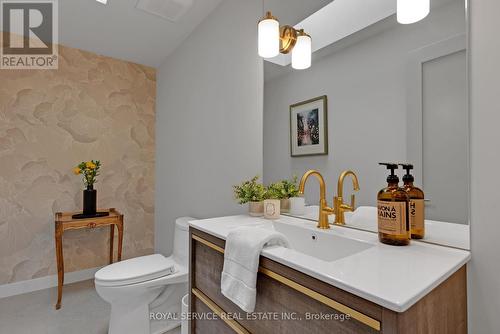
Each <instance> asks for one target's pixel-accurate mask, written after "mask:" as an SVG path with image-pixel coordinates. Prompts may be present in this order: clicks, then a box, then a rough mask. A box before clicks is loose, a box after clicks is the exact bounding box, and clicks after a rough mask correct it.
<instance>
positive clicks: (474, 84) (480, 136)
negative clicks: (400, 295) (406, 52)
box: [468, 0, 500, 334]
mask: <svg viewBox="0 0 500 334" xmlns="http://www.w3.org/2000/svg"><path fill="white" fill-rule="evenodd" d="M470 2H471V3H470V9H471V10H470V17H471V34H470V50H471V63H470V65H471V69H470V74H471V164H472V166H471V167H472V175H471V191H472V193H471V196H472V208H471V214H472V217H471V229H472V230H471V247H472V261H471V263H470V264H469V270H468V275H469V329H470V330H469V332H470V333H471V334H491V333H499V332H500V316H499V312H500V271H499V268H500V246H499V242H498V239H499V238H500V221H499V215H498V211H497V210H496V209H497V208H498V198H499V196H498V189H500V179H499V178H498V177H497V174H498V169H499V166H500V153H499V152H500V151H499V149H498V144H499V143H500V131H498V125H499V124H500V104H499V102H498V97H499V96H500V85H499V78H500V62H499V61H500V39H499V38H498V33H499V31H500V20H499V14H500V1H498V0H471V1H470Z"/></svg>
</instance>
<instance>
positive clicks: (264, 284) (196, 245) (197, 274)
mask: <svg viewBox="0 0 500 334" xmlns="http://www.w3.org/2000/svg"><path fill="white" fill-rule="evenodd" d="M190 240H191V241H190V254H191V261H190V281H189V286H190V300H191V310H190V311H191V312H193V314H196V316H194V315H193V318H192V321H191V326H190V331H191V334H212V333H213V334H224V333H255V334H266V333H272V334H279V333H283V334H285V333H286V334H295V333H301V334H302V333H341V334H365V333H366V334H369V333H384V334H394V333H401V334H413V333H415V334H432V333H436V334H446V333H450V334H462V333H467V309H466V307H467V292H466V270H465V266H463V267H462V268H461V269H459V270H458V271H457V272H456V273H455V274H453V275H452V276H451V277H450V278H448V279H447V280H446V281H445V282H443V283H442V284H441V285H439V286H438V287H437V288H435V289H434V290H433V291H431V292H430V293H429V294H428V295H427V296H425V297H424V298H422V299H421V300H420V301H419V302H418V303H416V304H415V305H413V306H412V307H411V308H410V309H408V310H407V311H406V312H404V313H397V312H394V311H391V310H389V309H386V308H384V307H382V306H380V305H377V304H375V303H373V302H370V301H368V300H365V299H363V298H360V297H358V296H355V295H353V294H351V293H348V292H346V291H344V290H341V289H338V288H336V287H334V286H331V285H329V284H327V283H324V282H322V281H319V280H317V279H315V278H313V277H310V276H308V275H305V274H303V273H301V272H298V271H296V270H294V269H291V268H289V267H287V266H284V265H282V264H280V263H277V262H275V261H272V260H270V259H267V258H265V257H261V258H260V269H259V274H258V280H257V304H256V307H255V312H254V313H253V314H247V313H245V312H243V311H242V310H241V309H240V308H239V307H238V306H236V305H235V304H233V303H232V302H231V301H230V300H229V299H227V298H226V297H224V296H223V295H222V293H221V290H220V280H221V272H222V268H223V264H224V254H223V252H224V243H225V242H224V240H221V239H218V238H216V237H214V236H212V235H210V234H207V233H204V232H202V231H199V230H196V229H194V228H192V227H191V228H190ZM395 275H397V272H396V270H395ZM346 314H349V315H350V318H346ZM311 315H314V316H315V317H321V316H324V317H325V316H326V317H330V319H325V318H323V319H318V318H314V319H313V318H311V317H310V316H311ZM342 319H344V320H342Z"/></svg>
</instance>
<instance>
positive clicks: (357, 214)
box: [349, 206, 378, 231]
mask: <svg viewBox="0 0 500 334" xmlns="http://www.w3.org/2000/svg"><path fill="white" fill-rule="evenodd" d="M377 217H378V212H377V208H376V207H374V206H360V207H359V208H357V209H356V210H354V213H353V215H352V217H351V220H350V222H349V225H352V226H355V227H361V228H366V229H369V230H374V231H376V230H377Z"/></svg>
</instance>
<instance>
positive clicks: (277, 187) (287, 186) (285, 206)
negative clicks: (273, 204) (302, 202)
mask: <svg viewBox="0 0 500 334" xmlns="http://www.w3.org/2000/svg"><path fill="white" fill-rule="evenodd" d="M298 196H299V187H298V186H297V176H294V177H293V178H292V179H291V180H281V181H279V182H275V183H271V184H270V185H269V187H268V197H269V198H275V199H279V200H280V201H281V211H282V212H288V211H289V210H290V198H292V197H298Z"/></svg>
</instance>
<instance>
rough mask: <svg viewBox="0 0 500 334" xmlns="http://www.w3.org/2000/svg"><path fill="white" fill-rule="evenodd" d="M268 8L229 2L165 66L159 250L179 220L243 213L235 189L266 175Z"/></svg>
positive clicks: (167, 245) (160, 89)
mask: <svg viewBox="0 0 500 334" xmlns="http://www.w3.org/2000/svg"><path fill="white" fill-rule="evenodd" d="M261 6H262V3H260V1H257V0H255V1H248V0H226V1H224V2H223V3H221V5H220V6H219V7H218V8H216V9H215V11H214V12H213V13H212V14H211V15H210V16H209V17H208V18H207V19H206V20H205V21H204V22H203V23H202V24H201V25H200V26H199V27H198V28H197V29H196V30H195V31H194V32H193V33H192V35H191V36H190V37H189V38H188V39H187V40H186V41H185V42H184V43H183V45H181V46H180V47H179V48H178V49H177V50H176V52H175V53H174V54H172V55H171V56H170V57H169V58H168V59H167V60H166V61H165V63H164V64H163V65H162V66H161V67H160V69H159V72H158V86H157V96H158V97H157V103H158V104H157V122H156V134H157V138H156V140H157V141H156V147H157V158H156V162H157V165H156V171H157V174H156V210H155V216H156V218H155V219H156V222H155V232H156V233H155V244H156V249H157V250H158V251H160V252H161V253H163V254H168V253H170V251H171V249H172V240H173V239H172V238H173V226H174V220H175V218H176V217H179V216H184V215H191V216H195V217H200V218H203V217H212V216H223V215H229V214H234V213H238V212H241V211H242V210H243V208H241V207H240V206H239V205H237V204H236V203H235V201H234V200H233V195H232V189H231V186H232V185H233V184H236V183H239V182H240V181H241V180H242V179H245V178H250V177H252V176H254V175H256V174H260V175H262V136H263V135H262V100H263V66H262V60H261V59H260V58H259V57H258V55H257V52H256V50H257V27H256V22H257V19H258V18H259V17H260V16H261V15H262V13H261V11H262V7H261Z"/></svg>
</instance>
